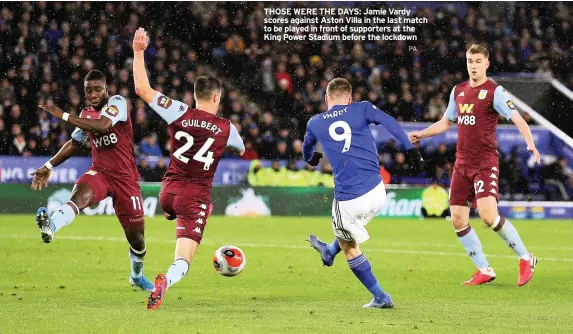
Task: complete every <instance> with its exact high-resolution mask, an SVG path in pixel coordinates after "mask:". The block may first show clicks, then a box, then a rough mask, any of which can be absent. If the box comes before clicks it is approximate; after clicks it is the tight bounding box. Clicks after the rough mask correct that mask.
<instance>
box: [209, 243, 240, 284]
mask: <svg viewBox="0 0 573 334" xmlns="http://www.w3.org/2000/svg"><path fill="white" fill-rule="evenodd" d="M245 263H247V258H246V257H245V253H243V251H242V250H241V249H240V248H239V247H236V246H232V245H226V246H221V247H219V249H217V250H216V251H215V255H213V265H214V266H215V270H216V271H217V272H218V273H219V274H221V275H223V276H228V277H229V276H236V275H238V274H239V273H241V271H243V268H244V267H245Z"/></svg>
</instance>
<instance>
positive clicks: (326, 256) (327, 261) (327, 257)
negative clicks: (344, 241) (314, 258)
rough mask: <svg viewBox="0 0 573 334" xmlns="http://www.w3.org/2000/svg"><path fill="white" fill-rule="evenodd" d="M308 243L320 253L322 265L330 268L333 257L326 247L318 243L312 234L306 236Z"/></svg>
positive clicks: (318, 240) (320, 242) (322, 243)
mask: <svg viewBox="0 0 573 334" xmlns="http://www.w3.org/2000/svg"><path fill="white" fill-rule="evenodd" d="M308 241H309V242H310V246H311V247H312V248H314V249H316V251H317V252H319V253H320V257H321V259H322V263H323V264H324V265H325V266H327V267H330V266H332V263H333V262H334V256H333V255H332V254H330V252H329V251H328V245H327V244H325V243H324V242H322V241H320V239H318V237H317V236H316V235H314V234H311V235H309V236H308Z"/></svg>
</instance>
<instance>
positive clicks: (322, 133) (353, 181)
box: [303, 102, 413, 201]
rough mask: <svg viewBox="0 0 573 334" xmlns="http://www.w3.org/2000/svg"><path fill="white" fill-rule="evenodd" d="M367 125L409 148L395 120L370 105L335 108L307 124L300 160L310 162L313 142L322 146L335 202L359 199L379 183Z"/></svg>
mask: <svg viewBox="0 0 573 334" xmlns="http://www.w3.org/2000/svg"><path fill="white" fill-rule="evenodd" d="M370 124H376V125H383V126H384V127H385V128H386V130H388V131H389V132H390V133H391V134H392V135H393V136H394V137H396V138H397V139H398V140H399V141H400V142H401V143H402V144H403V145H404V147H405V148H406V149H411V148H412V147H413V145H412V144H411V143H410V141H409V140H408V136H407V135H406V133H405V132H404V130H403V129H402V128H401V127H400V125H399V124H398V123H397V122H396V120H395V119H394V118H392V116H390V115H388V114H386V113H385V112H383V111H382V110H379V109H378V108H376V107H375V106H374V105H373V104H372V103H370V102H357V103H352V104H349V105H336V106H333V107H332V108H331V109H330V110H328V111H326V112H323V113H321V114H317V115H315V116H313V117H312V118H311V119H310V120H309V121H308V124H307V127H306V134H305V136H304V143H303V156H304V159H305V160H306V161H309V160H310V158H311V157H312V155H313V151H314V145H315V144H316V143H317V142H319V143H320V144H321V145H322V148H323V151H324V155H325V156H326V158H327V159H328V161H329V162H330V164H331V165H332V171H333V173H332V174H333V175H334V197H335V198H336V199H337V200H339V201H347V200H352V199H355V198H357V197H360V196H362V195H364V194H366V193H367V192H369V191H370V190H372V189H374V188H375V187H376V186H377V185H378V184H380V182H382V177H381V176H380V164H379V158H378V150H377V148H376V142H375V141H374V137H373V135H372V131H371V130H370V127H369V125H370Z"/></svg>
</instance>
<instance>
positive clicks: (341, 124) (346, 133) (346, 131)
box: [328, 121, 352, 153]
mask: <svg viewBox="0 0 573 334" xmlns="http://www.w3.org/2000/svg"><path fill="white" fill-rule="evenodd" d="M338 128H342V133H341V134H338V133H336V129H338ZM328 134H329V135H330V137H332V139H334V140H336V141H343V140H344V146H343V147H342V153H344V152H348V150H350V143H351V142H352V130H351V129H350V125H348V123H346V122H345V121H336V122H334V123H332V124H330V127H329V128H328Z"/></svg>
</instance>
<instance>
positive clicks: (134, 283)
mask: <svg viewBox="0 0 573 334" xmlns="http://www.w3.org/2000/svg"><path fill="white" fill-rule="evenodd" d="M129 283H131V287H132V288H133V289H141V290H143V291H148V292H151V291H153V283H151V281H150V280H148V279H147V277H145V275H141V276H140V277H139V278H135V277H133V276H131V275H129Z"/></svg>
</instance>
